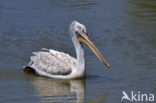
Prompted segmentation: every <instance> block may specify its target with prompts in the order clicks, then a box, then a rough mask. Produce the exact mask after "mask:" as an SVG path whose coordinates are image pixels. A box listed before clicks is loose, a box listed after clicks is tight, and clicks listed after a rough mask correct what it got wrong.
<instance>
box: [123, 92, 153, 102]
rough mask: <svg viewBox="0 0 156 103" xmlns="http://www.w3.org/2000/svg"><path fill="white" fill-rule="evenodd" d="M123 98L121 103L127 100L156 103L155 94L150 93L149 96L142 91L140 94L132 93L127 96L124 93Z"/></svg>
mask: <svg viewBox="0 0 156 103" xmlns="http://www.w3.org/2000/svg"><path fill="white" fill-rule="evenodd" d="M122 94H123V96H122V98H121V101H124V100H127V101H132V102H133V101H138V102H139V101H147V102H148V101H150V102H154V94H152V93H149V94H145V93H141V92H140V91H138V92H134V91H131V92H130V94H127V93H126V92H125V91H122Z"/></svg>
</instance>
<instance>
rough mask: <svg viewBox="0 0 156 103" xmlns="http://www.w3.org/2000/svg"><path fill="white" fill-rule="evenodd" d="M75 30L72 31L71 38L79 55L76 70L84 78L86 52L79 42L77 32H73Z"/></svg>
mask: <svg viewBox="0 0 156 103" xmlns="http://www.w3.org/2000/svg"><path fill="white" fill-rule="evenodd" d="M71 31H74V30H70V34H71V38H72V41H73V44H74V47H75V50H76V55H77V65H76V70H77V73H79V75H80V76H81V77H82V76H84V73H85V59H84V51H83V48H82V46H81V44H80V43H79V42H78V40H77V37H76V34H75V32H71Z"/></svg>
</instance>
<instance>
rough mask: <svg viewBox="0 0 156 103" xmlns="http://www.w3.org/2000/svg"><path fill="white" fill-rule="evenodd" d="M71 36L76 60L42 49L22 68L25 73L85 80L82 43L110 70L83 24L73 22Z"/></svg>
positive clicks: (61, 53) (51, 50)
mask: <svg viewBox="0 0 156 103" xmlns="http://www.w3.org/2000/svg"><path fill="white" fill-rule="evenodd" d="M69 34H70V36H71V39H72V42H73V45H74V47H75V51H76V55H77V57H76V58H74V57H72V56H70V55H69V54H66V53H63V52H59V51H56V50H53V49H46V48H42V49H41V50H40V51H37V52H33V56H31V57H30V62H29V63H28V64H27V65H26V66H24V67H23V68H22V69H23V71H24V72H30V71H31V72H32V73H35V74H37V75H40V76H45V77H49V78H53V79H76V78H85V58H84V49H83V47H82V43H84V44H86V45H87V46H88V47H89V48H90V49H91V50H92V52H93V53H94V54H95V55H96V56H97V57H98V58H99V59H100V61H102V62H103V63H104V64H105V65H106V66H107V67H108V68H110V65H109V64H108V63H107V61H106V60H105V59H104V58H103V56H102V54H101V53H100V51H99V50H98V49H97V47H96V46H95V45H94V44H93V42H92V41H91V40H90V39H89V37H88V34H87V31H86V27H85V26H84V25H83V24H81V23H79V22H78V21H72V22H71V24H70V26H69Z"/></svg>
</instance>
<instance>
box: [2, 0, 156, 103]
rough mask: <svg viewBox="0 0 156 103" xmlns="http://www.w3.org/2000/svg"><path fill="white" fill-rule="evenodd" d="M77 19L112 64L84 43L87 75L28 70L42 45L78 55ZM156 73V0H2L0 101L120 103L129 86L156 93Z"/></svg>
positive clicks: (9, 102) (144, 91)
mask: <svg viewBox="0 0 156 103" xmlns="http://www.w3.org/2000/svg"><path fill="white" fill-rule="evenodd" d="M73 20H77V21H79V22H81V23H83V24H85V25H86V27H87V31H88V34H89V37H90V38H91V39H92V41H93V42H94V43H95V44H96V46H97V47H98V48H99V49H100V51H101V52H102V54H103V56H104V57H105V58H106V60H107V61H108V62H109V64H110V65H111V69H107V68H106V67H105V66H104V65H103V64H102V63H101V62H100V61H99V60H98V59H97V58H96V57H95V56H94V54H93V53H92V52H91V51H90V50H89V49H88V48H87V47H86V46H84V47H85V57H86V79H84V80H68V81H63V80H54V79H49V78H44V77H39V76H35V75H28V74H25V73H23V71H22V70H21V68H22V67H23V66H24V65H26V64H27V63H28V62H29V57H30V56H31V55H32V52H33V51H38V50H40V49H41V48H42V47H45V48H52V49H55V50H58V51H63V52H65V53H68V54H70V55H71V56H74V57H75V50H74V48H73V44H72V41H71V39H70V36H69V33H68V26H69V24H70V22H71V21H73ZM155 74H156V1H155V0H96V1H95V0H36V1H32V0H0V103H83V102H84V103H120V102H121V98H122V96H123V95H122V91H123V90H124V91H126V92H127V93H129V92H130V91H132V90H133V91H135V92H138V91H140V92H141V93H153V94H155V95H156V75H155ZM123 102H125V103H127V101H126V100H125V101H123Z"/></svg>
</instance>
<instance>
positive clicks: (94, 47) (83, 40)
mask: <svg viewBox="0 0 156 103" xmlns="http://www.w3.org/2000/svg"><path fill="white" fill-rule="evenodd" d="M80 35H81V36H82V37H78V41H79V42H83V43H85V44H86V45H87V46H88V47H89V48H90V49H91V50H92V51H93V53H94V54H95V55H96V56H97V57H98V58H99V59H100V60H101V61H102V62H103V63H104V64H105V65H106V66H107V67H108V68H110V67H111V66H110V65H109V64H108V63H107V61H106V60H105V59H104V58H103V56H102V54H101V53H100V51H99V50H98V49H97V48H96V46H95V45H94V44H93V43H92V42H91V40H90V39H89V38H88V36H87V34H86V33H82V34H80Z"/></svg>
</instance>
